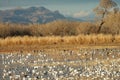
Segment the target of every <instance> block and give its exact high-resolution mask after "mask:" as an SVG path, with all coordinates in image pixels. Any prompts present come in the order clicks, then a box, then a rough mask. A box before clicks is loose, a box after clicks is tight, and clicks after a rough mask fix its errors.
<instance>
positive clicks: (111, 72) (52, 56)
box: [0, 48, 120, 80]
mask: <svg viewBox="0 0 120 80" xmlns="http://www.w3.org/2000/svg"><path fill="white" fill-rule="evenodd" d="M0 80H120V49H116V48H114V49H108V48H105V49H79V50H55V49H53V50H34V51H31V52H23V51H19V52H11V53H0Z"/></svg>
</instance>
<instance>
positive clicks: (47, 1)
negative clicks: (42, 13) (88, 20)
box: [0, 0, 120, 17]
mask: <svg viewBox="0 0 120 80" xmlns="http://www.w3.org/2000/svg"><path fill="white" fill-rule="evenodd" d="M115 1H116V2H117V3H118V5H120V0H115ZM98 3H99V0H0V9H10V8H17V7H31V6H39V7H40V6H43V7H46V8H48V9H50V10H52V11H55V10H59V11H60V12H61V13H62V14H64V15H67V16H73V17H84V16H88V15H90V14H91V13H92V9H93V8H94V7H96V6H97V5H98Z"/></svg>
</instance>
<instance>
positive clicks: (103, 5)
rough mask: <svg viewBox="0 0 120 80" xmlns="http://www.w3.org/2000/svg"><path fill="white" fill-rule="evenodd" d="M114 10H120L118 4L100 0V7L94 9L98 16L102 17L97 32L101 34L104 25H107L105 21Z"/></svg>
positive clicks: (110, 0)
mask: <svg viewBox="0 0 120 80" xmlns="http://www.w3.org/2000/svg"><path fill="white" fill-rule="evenodd" d="M113 10H114V11H116V10H118V7H117V4H116V2H114V1H113V0H100V3H99V5H98V6H97V7H96V8H95V9H94V12H95V13H96V15H97V16H100V18H101V22H100V25H99V27H98V30H97V32H98V33H99V32H100V30H101V28H102V26H103V24H104V23H105V21H104V20H103V19H104V18H105V16H106V15H107V14H108V13H109V12H110V11H113Z"/></svg>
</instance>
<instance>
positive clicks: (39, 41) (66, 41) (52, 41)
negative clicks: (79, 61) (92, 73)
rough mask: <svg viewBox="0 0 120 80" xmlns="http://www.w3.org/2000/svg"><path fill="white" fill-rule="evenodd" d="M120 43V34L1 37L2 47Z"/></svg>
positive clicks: (0, 43) (0, 44)
mask: <svg viewBox="0 0 120 80" xmlns="http://www.w3.org/2000/svg"><path fill="white" fill-rule="evenodd" d="M110 44H113V45H119V44H120V35H103V34H98V35H78V36H65V37H60V36H48V37H30V36H24V37H7V38H5V39H3V38H1V39H0V47H5V46H19V45H25V46H32V45H110Z"/></svg>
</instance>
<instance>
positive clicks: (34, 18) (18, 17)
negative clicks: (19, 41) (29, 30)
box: [0, 7, 65, 24]
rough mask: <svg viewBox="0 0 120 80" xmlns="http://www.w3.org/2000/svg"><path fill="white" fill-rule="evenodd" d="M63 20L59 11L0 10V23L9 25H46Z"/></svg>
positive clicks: (40, 8) (37, 8)
mask: <svg viewBox="0 0 120 80" xmlns="http://www.w3.org/2000/svg"><path fill="white" fill-rule="evenodd" d="M60 19H65V17H64V16H63V15H62V14H60V13H59V11H50V10H49V9H46V8H45V7H30V8H26V9H24V8H16V9H10V10H0V22H11V23H24V24H26V23H47V22H51V21H54V20H60Z"/></svg>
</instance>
